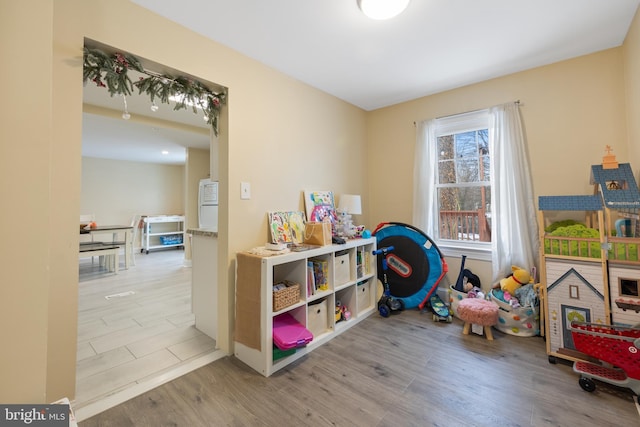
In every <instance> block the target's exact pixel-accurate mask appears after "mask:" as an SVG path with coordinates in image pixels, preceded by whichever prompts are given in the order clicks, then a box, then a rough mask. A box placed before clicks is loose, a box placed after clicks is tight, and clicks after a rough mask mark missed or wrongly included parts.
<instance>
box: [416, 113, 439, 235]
mask: <svg viewBox="0 0 640 427" xmlns="http://www.w3.org/2000/svg"><path fill="white" fill-rule="evenodd" d="M416 133H417V138H416V151H415V158H414V159H415V160H414V166H413V225H414V226H415V227H418V228H419V229H420V230H422V231H424V232H425V233H426V234H427V235H428V236H431V237H433V238H436V239H437V238H438V237H439V235H440V233H438V195H437V194H436V183H437V180H436V179H437V173H438V155H437V149H438V143H437V140H436V120H435V119H432V120H425V121H422V122H418V123H416Z"/></svg>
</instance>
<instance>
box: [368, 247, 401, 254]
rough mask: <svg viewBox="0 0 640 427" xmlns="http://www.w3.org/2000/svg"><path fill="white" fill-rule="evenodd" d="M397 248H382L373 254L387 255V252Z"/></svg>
mask: <svg viewBox="0 0 640 427" xmlns="http://www.w3.org/2000/svg"><path fill="white" fill-rule="evenodd" d="M394 249H395V248H394V247H393V246H387V247H384V248H380V249H376V250H375V251H373V252H371V253H372V254H374V255H380V254H383V255H384V254H386V253H387V252H391V251H392V250H394Z"/></svg>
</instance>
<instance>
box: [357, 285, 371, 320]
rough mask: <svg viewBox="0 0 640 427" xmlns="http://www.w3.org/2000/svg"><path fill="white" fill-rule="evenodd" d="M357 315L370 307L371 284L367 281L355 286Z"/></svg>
mask: <svg viewBox="0 0 640 427" xmlns="http://www.w3.org/2000/svg"><path fill="white" fill-rule="evenodd" d="M357 291H358V292H357V296H356V299H357V305H358V313H362V312H363V311H364V310H366V309H368V308H369V307H371V282H370V281H369V280H367V281H364V282H361V283H358V286H357Z"/></svg>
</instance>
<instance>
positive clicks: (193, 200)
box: [184, 148, 211, 260]
mask: <svg viewBox="0 0 640 427" xmlns="http://www.w3.org/2000/svg"><path fill="white" fill-rule="evenodd" d="M210 154H211V153H210V150H200V149H197V148H187V159H186V164H185V182H186V183H187V184H186V188H185V190H184V196H185V206H186V218H185V220H186V221H185V222H186V227H187V229H190V228H198V191H199V185H200V180H201V179H203V178H209V177H210V176H211V172H210V161H211V155H210ZM184 250H185V254H184V257H185V259H186V260H191V245H185V247H184Z"/></svg>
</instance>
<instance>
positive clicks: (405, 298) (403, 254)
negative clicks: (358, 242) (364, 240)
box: [373, 222, 448, 309]
mask: <svg viewBox="0 0 640 427" xmlns="http://www.w3.org/2000/svg"><path fill="white" fill-rule="evenodd" d="M373 235H374V236H375V237H376V241H377V245H378V249H380V248H383V247H388V246H393V247H394V249H393V251H391V252H389V253H388V254H387V256H386V260H387V265H388V270H387V280H388V283H389V292H390V294H391V295H392V296H393V297H394V298H397V299H400V300H402V302H403V303H404V306H405V308H407V309H408V308H415V307H419V308H420V309H422V308H424V305H425V304H426V303H427V301H428V300H429V297H430V296H431V294H432V293H433V292H434V291H435V290H436V288H437V287H438V283H440V280H442V278H443V277H444V275H445V274H446V273H447V271H448V267H447V263H446V261H445V260H444V257H443V256H442V253H441V252H440V249H438V247H437V246H436V244H435V242H434V241H433V240H431V238H429V236H427V235H426V234H425V233H424V232H422V231H421V230H419V229H418V228H416V227H413V226H411V225H408V224H403V223H400V222H383V223H380V224H379V225H378V227H376V229H375V230H374V232H373ZM377 262H378V279H379V280H380V281H381V282H382V281H383V277H382V274H383V272H382V257H378V260H377Z"/></svg>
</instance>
